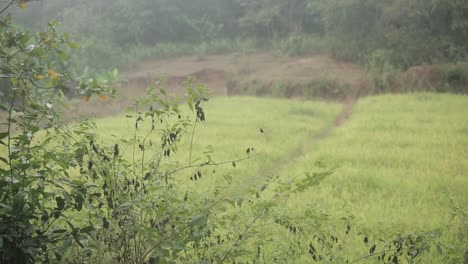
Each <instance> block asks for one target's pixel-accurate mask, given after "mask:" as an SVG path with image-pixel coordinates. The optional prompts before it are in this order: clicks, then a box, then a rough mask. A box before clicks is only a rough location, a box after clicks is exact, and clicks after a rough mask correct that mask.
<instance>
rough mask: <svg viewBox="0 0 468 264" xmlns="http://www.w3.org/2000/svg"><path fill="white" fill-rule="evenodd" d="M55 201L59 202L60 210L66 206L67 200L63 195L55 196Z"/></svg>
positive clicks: (58, 207)
mask: <svg viewBox="0 0 468 264" xmlns="http://www.w3.org/2000/svg"><path fill="white" fill-rule="evenodd" d="M55 201H56V202H57V209H58V210H59V211H62V210H63V209H64V208H65V200H64V199H63V198H62V197H60V196H58V197H56V198H55Z"/></svg>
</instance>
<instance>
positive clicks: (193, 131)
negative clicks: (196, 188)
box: [189, 118, 198, 166]
mask: <svg viewBox="0 0 468 264" xmlns="http://www.w3.org/2000/svg"><path fill="white" fill-rule="evenodd" d="M197 123H198V118H195V123H194V124H193V129H192V138H191V139H190V149H189V166H190V165H192V148H193V138H194V137H195V129H196V127H197Z"/></svg>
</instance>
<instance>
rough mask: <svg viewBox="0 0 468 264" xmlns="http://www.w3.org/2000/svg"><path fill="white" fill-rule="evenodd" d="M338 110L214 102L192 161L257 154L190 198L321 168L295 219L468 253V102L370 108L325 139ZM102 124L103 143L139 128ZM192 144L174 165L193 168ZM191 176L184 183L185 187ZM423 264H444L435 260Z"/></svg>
mask: <svg viewBox="0 0 468 264" xmlns="http://www.w3.org/2000/svg"><path fill="white" fill-rule="evenodd" d="M340 110H341V105H339V104H336V103H325V102H319V101H289V100H276V99H259V98H245V97H233V98H214V99H212V100H211V101H210V102H209V103H207V105H206V116H207V122H206V123H203V124H200V125H199V126H198V129H197V131H196V134H195V138H194V145H193V156H194V157H197V156H198V155H200V154H201V153H202V152H203V150H204V149H205V147H206V146H208V145H211V146H212V148H213V150H214V153H215V154H214V155H213V156H214V157H215V160H217V161H224V160H230V159H236V158H242V157H245V156H246V154H245V150H246V149H247V148H250V147H254V148H255V153H254V156H253V157H252V158H251V159H249V160H247V161H244V162H241V163H240V164H238V166H237V167H236V168H233V167H232V166H225V167H222V168H217V170H218V172H216V173H212V174H210V175H209V177H205V178H204V179H203V180H201V181H200V182H198V183H196V184H194V183H191V182H189V183H187V186H188V188H190V189H191V190H195V191H197V190H198V192H199V193H200V195H202V194H203V193H204V192H205V191H206V188H209V186H212V185H214V184H216V182H218V181H219V179H220V178H223V177H224V176H225V175H230V176H232V178H233V179H234V181H233V182H234V184H233V185H232V188H231V189H229V192H231V195H232V196H242V194H243V192H244V191H245V190H249V188H250V187H255V186H259V185H260V184H262V182H264V181H265V179H266V177H268V176H271V175H279V177H280V178H281V179H289V178H294V177H302V175H304V173H305V172H309V171H314V170H316V169H317V168H316V165H315V164H316V162H317V161H320V162H322V163H323V164H326V165H328V166H329V167H336V170H335V172H334V173H333V174H332V175H331V176H329V177H327V178H326V179H325V180H324V181H323V182H321V184H320V185H319V186H316V187H313V188H311V189H309V190H307V191H306V192H304V193H301V194H298V195H295V196H293V197H291V198H290V199H289V200H287V201H285V205H284V210H287V211H289V212H290V214H291V215H293V216H300V215H301V214H302V213H303V212H304V211H306V210H307V208H311V207H313V208H316V209H317V210H320V211H323V212H327V214H328V215H332V216H333V215H334V216H337V217H339V216H341V215H347V216H350V215H352V218H353V219H354V220H353V225H357V227H358V228H359V230H365V231H367V232H370V233H374V234H385V235H388V236H392V235H398V234H403V233H417V232H420V231H432V230H437V229H443V230H444V231H445V232H444V233H443V235H442V236H441V238H440V241H442V242H445V243H448V244H450V243H453V244H457V245H458V246H460V247H461V248H467V238H466V235H467V234H468V233H467V232H468V230H467V221H468V219H466V213H467V209H468V206H467V204H468V193H467V190H468V178H467V177H468V174H467V172H468V116H467V113H468V98H467V97H466V96H456V95H441V94H430V93H422V94H409V95H383V96H376V97H368V98H363V99H361V100H360V101H359V102H358V103H357V104H356V106H355V108H354V111H353V114H352V115H351V117H350V119H349V120H347V121H346V122H345V123H344V124H343V125H342V126H340V127H335V128H333V129H332V130H331V132H330V133H329V135H326V136H323V131H324V130H325V129H326V128H327V127H329V126H330V124H332V123H333V120H334V118H335V117H336V116H337V115H338V114H339V112H340ZM98 124H99V130H98V132H99V133H100V134H101V135H102V139H103V140H104V141H107V140H113V139H112V138H113V137H114V135H115V137H117V138H120V137H121V136H122V135H126V133H128V132H127V131H131V130H132V127H133V123H132V122H131V121H129V120H128V119H125V118H123V117H119V116H116V117H111V118H105V119H100V120H99V122H98ZM260 129H262V130H263V131H264V133H261V132H260ZM109 131H111V133H109ZM126 136H131V135H126ZM189 139H190V138H189V137H187V138H186V140H185V141H184V142H183V143H182V146H181V147H180V150H181V151H180V153H179V154H178V155H177V157H176V159H177V160H178V161H179V162H180V164H181V165H183V164H187V163H188V151H187V150H188V148H189V141H190V140H189ZM128 157H129V158H130V157H131V153H130V151H129V153H128ZM189 175H190V172H188V173H187V174H184V173H182V174H181V176H180V177H181V180H183V181H184V184H185V183H186V182H187V177H189ZM456 208H458V211H456ZM457 212H458V213H457ZM453 215H456V217H452V216H453ZM447 227H449V228H447ZM444 228H445V229H444ZM363 232H364V231H363ZM273 233H274V232H273ZM278 235H279V233H278ZM283 235H284V234H283ZM349 243H351V244H350V245H348V246H350V247H354V246H353V244H352V243H357V242H356V241H354V240H353V239H350V242H349ZM356 247H357V245H356ZM279 248H281V247H279ZM444 250H445V249H444ZM356 254H358V253H356ZM296 261H298V262H305V263H308V262H310V259H309V260H306V259H298V260H296ZM424 261H425V262H424V263H444V262H443V261H442V260H440V259H437V257H436V255H435V253H431V254H430V255H429V256H428V257H427V258H426V259H424ZM369 263H372V262H369Z"/></svg>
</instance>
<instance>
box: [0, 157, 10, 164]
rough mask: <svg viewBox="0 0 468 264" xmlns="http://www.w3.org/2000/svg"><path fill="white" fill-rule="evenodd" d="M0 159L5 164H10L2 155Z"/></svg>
mask: <svg viewBox="0 0 468 264" xmlns="http://www.w3.org/2000/svg"><path fill="white" fill-rule="evenodd" d="M0 161H3V162H5V164H10V163H9V162H8V160H7V159H5V158H4V157H0Z"/></svg>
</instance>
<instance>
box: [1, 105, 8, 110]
mask: <svg viewBox="0 0 468 264" xmlns="http://www.w3.org/2000/svg"><path fill="white" fill-rule="evenodd" d="M0 110H3V111H8V107H7V106H6V105H4V104H0Z"/></svg>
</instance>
